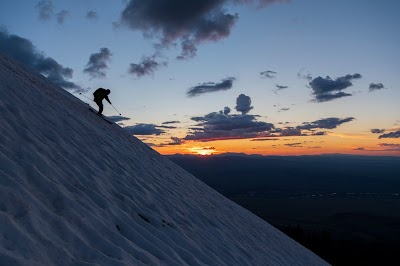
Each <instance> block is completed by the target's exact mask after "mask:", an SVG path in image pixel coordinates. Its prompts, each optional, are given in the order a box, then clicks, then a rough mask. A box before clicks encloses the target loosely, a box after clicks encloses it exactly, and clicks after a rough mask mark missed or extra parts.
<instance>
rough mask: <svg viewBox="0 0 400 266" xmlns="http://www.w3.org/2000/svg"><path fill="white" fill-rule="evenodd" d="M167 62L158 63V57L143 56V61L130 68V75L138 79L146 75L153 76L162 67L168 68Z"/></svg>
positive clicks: (132, 64)
mask: <svg viewBox="0 0 400 266" xmlns="http://www.w3.org/2000/svg"><path fill="white" fill-rule="evenodd" d="M166 65H167V62H157V61H156V57H155V56H154V55H153V56H143V57H142V60H141V61H140V62H139V63H138V64H134V63H131V64H130V67H129V70H128V72H129V74H132V75H134V76H136V77H138V78H140V77H142V76H145V75H153V74H154V71H155V70H157V69H159V68H160V67H162V66H166Z"/></svg>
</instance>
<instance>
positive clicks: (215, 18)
mask: <svg viewBox="0 0 400 266" xmlns="http://www.w3.org/2000/svg"><path fill="white" fill-rule="evenodd" d="M254 2H257V3H258V4H259V7H264V6H267V5H268V4H271V3H274V2H283V1H279V0H275V1H273V0H270V1H267V0H261V1H252V0H207V1H204V0H191V1H182V0H169V1H165V0H151V1H149V0H131V1H129V2H128V3H127V5H126V6H125V8H124V9H123V10H122V12H121V16H120V20H119V24H120V25H124V26H127V27H128V28H130V29H132V30H138V31H141V32H142V33H143V35H144V36H145V37H146V38H151V39H156V40H158V41H159V47H161V48H169V47H171V46H173V44H175V43H178V44H180V47H181V49H182V50H181V54H180V55H179V56H178V57H177V58H178V59H189V58H192V57H194V56H195V55H196V52H197V46H198V45H199V44H201V43H204V42H217V41H219V40H221V39H224V38H226V37H228V36H229V35H230V33H231V30H232V28H233V26H234V25H235V23H236V22H237V20H238V18H239V15H238V14H230V13H228V12H227V6H228V5H230V4H244V5H249V4H252V3H254Z"/></svg>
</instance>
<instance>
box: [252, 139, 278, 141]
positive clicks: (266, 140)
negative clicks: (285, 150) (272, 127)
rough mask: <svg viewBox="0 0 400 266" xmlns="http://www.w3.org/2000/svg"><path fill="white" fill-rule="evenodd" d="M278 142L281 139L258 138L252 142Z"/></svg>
mask: <svg viewBox="0 0 400 266" xmlns="http://www.w3.org/2000/svg"><path fill="white" fill-rule="evenodd" d="M276 140H279V138H274V139H271V138H258V139H252V140H250V141H276Z"/></svg>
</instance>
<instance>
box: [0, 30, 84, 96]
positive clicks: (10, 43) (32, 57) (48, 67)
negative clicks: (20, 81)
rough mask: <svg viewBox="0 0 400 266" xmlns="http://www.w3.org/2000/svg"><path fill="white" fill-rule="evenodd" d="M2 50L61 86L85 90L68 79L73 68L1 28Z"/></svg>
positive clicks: (0, 42)
mask: <svg viewBox="0 0 400 266" xmlns="http://www.w3.org/2000/svg"><path fill="white" fill-rule="evenodd" d="M0 51H2V52H3V53H4V54H6V55H8V56H10V57H12V58H14V59H16V60H18V61H20V62H22V63H24V64H25V65H27V66H29V67H31V68H33V69H34V70H36V71H38V72H39V73H41V74H42V75H44V76H46V77H47V79H48V80H50V81H51V82H53V83H55V84H56V85H58V86H60V87H63V88H65V89H68V90H74V92H84V91H85V90H84V89H83V88H81V87H80V86H78V85H77V84H75V83H73V82H71V81H68V80H67V79H70V78H72V74H73V70H72V69H71V68H68V67H63V66H62V65H61V64H59V63H58V62H57V61H56V60H54V59H53V58H51V57H45V56H44V55H43V53H42V52H39V51H37V49H36V47H35V46H34V45H33V44H32V42H31V41H30V40H28V39H25V38H22V37H20V36H17V35H10V34H8V32H6V31H4V30H1V29H0Z"/></svg>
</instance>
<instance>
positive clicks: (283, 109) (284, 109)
mask: <svg viewBox="0 0 400 266" xmlns="http://www.w3.org/2000/svg"><path fill="white" fill-rule="evenodd" d="M289 110H290V108H287V107H283V108H281V109H279V110H278V112H285V111H289Z"/></svg>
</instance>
